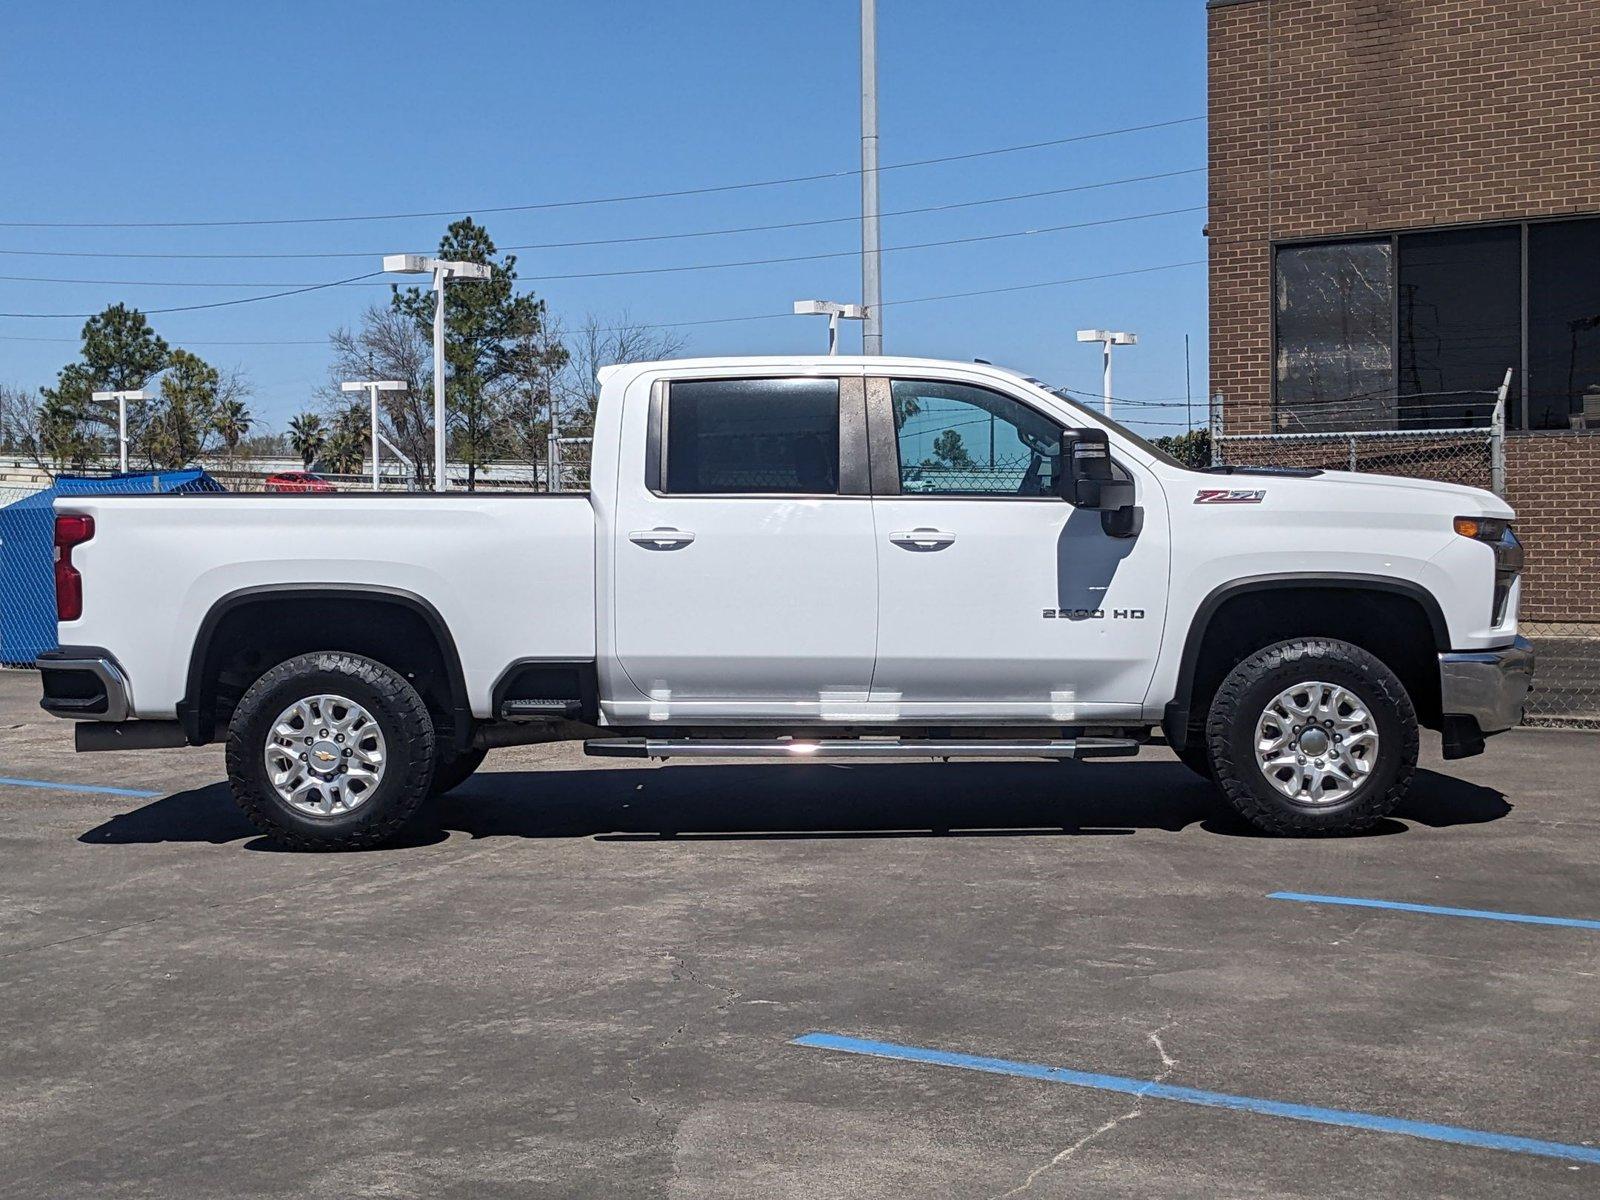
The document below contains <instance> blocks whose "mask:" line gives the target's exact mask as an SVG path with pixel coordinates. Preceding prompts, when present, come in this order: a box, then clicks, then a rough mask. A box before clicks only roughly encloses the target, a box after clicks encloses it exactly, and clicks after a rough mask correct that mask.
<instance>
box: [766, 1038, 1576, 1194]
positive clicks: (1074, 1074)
mask: <svg viewBox="0 0 1600 1200" xmlns="http://www.w3.org/2000/svg"><path fill="white" fill-rule="evenodd" d="M794 1045H796V1046H810V1047H813V1048H816V1049H819V1050H840V1051H843V1052H844V1053H846V1054H865V1055H869V1056H871V1057H873V1058H893V1059H899V1060H901V1061H904V1062H915V1063H930V1064H932V1065H934V1066H939V1067H960V1068H962V1069H964V1070H968V1071H987V1072H989V1073H990V1074H994V1075H1019V1076H1021V1077H1023V1078H1024V1079H1040V1080H1043V1081H1045V1082H1047V1083H1070V1084H1072V1085H1073V1086H1074V1087H1083V1088H1093V1089H1095V1090H1096V1091H1102V1092H1120V1093H1122V1094H1123V1095H1126V1096H1140V1097H1145V1098H1148V1099H1151V1100H1173V1101H1176V1102H1178V1103H1180V1104H1198V1105H1201V1106H1203V1107H1205V1108H1226V1109H1232V1110H1233V1111H1235V1112H1247V1113H1256V1114H1258V1115H1260V1116H1265V1117H1286V1118H1288V1119H1289V1120H1291V1121H1314V1122H1316V1123H1317V1124H1319V1125H1341V1126H1344V1127H1345V1128H1347V1129H1366V1130H1371V1131H1372V1132H1374V1133H1398V1134H1403V1135H1405V1136H1406V1137H1414V1138H1424V1139H1426V1140H1428V1141H1431V1142H1449V1143H1451V1144H1452V1145H1457V1146H1475V1147H1479V1148H1482V1149H1487V1150H1509V1151H1511V1152H1512V1153H1514V1154H1536V1155H1539V1156H1540V1157H1543V1158H1564V1159H1570V1160H1572V1161H1574V1162H1584V1163H1600V1147H1594V1146H1574V1145H1569V1144H1568V1143H1566V1142H1545V1141H1540V1140H1539V1139H1538V1138H1526V1137H1516V1136H1514V1135H1512V1134H1508V1133H1490V1132H1488V1131H1487V1130H1483V1129H1466V1128H1463V1127H1461V1126H1459V1125H1435V1124H1433V1123H1431V1122H1428V1121H1406V1120H1402V1119H1401V1118H1399V1117H1385V1116H1380V1115H1378V1114H1377V1113H1364V1112H1354V1111H1351V1110H1349V1109H1343V1108H1318V1107H1316V1106H1315V1105H1310V1104H1285V1103H1283V1102H1282V1101H1280V1100H1262V1099H1258V1098H1257V1097H1255V1096H1234V1095H1230V1094H1229V1093H1227V1092H1206V1091H1201V1090H1200V1089H1199V1088H1190V1087H1178V1086H1176V1085H1174V1084H1170V1083H1154V1082H1152V1081H1150V1080H1148V1079H1131V1078H1128V1077H1126V1076H1122V1075H1096V1074H1093V1073H1091V1072H1088V1071H1072V1070H1068V1069H1067V1068H1066V1067H1047V1066H1044V1065H1042V1064H1040V1063H1026V1062H1013V1061H1011V1060H1010V1059H1006V1058H980V1057H978V1056H977V1055H973V1054H956V1053H953V1052H952V1051H949V1050H931V1049H928V1048H927V1047H923V1046H903V1045H900V1044H899V1043H896V1042H875V1041H870V1040H868V1039H866V1038H855V1037H841V1036H840V1035H838V1034H834V1033H807V1034H803V1035H801V1036H800V1037H797V1038H795V1039H794Z"/></svg>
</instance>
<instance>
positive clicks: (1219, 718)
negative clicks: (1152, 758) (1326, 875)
mask: <svg viewBox="0 0 1600 1200" xmlns="http://www.w3.org/2000/svg"><path fill="white" fill-rule="evenodd" d="M1206 741H1207V745H1208V746H1209V748H1210V751H1211V764H1212V768H1213V770H1215V772H1216V781H1217V786H1218V787H1219V788H1221V789H1222V793H1223V795H1224V796H1226V797H1227V799H1228V802H1229V803H1230V804H1231V805H1232V806H1233V807H1234V809H1236V810H1237V811H1238V812H1239V814H1240V815H1241V816H1243V817H1244V818H1245V820H1247V821H1249V822H1250V823H1251V824H1252V825H1254V826H1255V827H1256V828H1257V829H1261V830H1264V831H1265V832H1267V833H1275V834H1290V835H1300V836H1308V835H1309V836H1316V835H1329V834H1347V833H1357V832H1359V831H1361V830H1363V829H1367V828H1369V827H1371V826H1372V825H1374V824H1375V823H1376V822H1378V821H1379V820H1381V819H1382V818H1383V817H1385V816H1387V815H1388V814H1389V813H1390V812H1392V811H1393V810H1394V807H1395V805H1397V804H1399V803H1400V801H1401V799H1402V798H1403V797H1404V796H1405V793H1406V788H1407V787H1408V786H1409V785H1410V783H1411V776H1412V773H1413V772H1414V771H1415V770H1416V766H1417V714H1416V711H1415V710H1414V709H1413V707H1412V705H1411V697H1410V696H1409V695H1407V693H1406V689H1405V686H1404V685H1403V684H1402V683H1401V682H1400V680H1399V679H1398V678H1397V677H1396V676H1395V674H1394V672H1393V671H1391V670H1390V669H1389V668H1388V667H1386V666H1385V665H1384V664H1383V663H1382V662H1380V661H1379V660H1378V659H1376V658H1374V657H1373V656H1372V655H1371V654H1369V653H1367V652H1366V651H1365V650H1362V649H1361V648H1360V647H1358V646H1352V645H1351V644H1350V643H1348V642H1342V641H1338V640H1335V639H1332V638H1300V639H1296V640H1294V641H1287V642H1279V643H1278V644H1277V645H1274V646H1268V647H1267V648H1266V649H1264V650H1260V651H1258V652H1256V653H1255V654H1252V655H1251V656H1250V657H1249V658H1247V659H1245V660H1244V661H1243V662H1241V663H1240V664H1239V665H1238V666H1236V667H1234V669H1233V670H1232V671H1230V672H1229V673H1228V676H1227V678H1226V679H1224V680H1223V683H1222V686H1221V687H1220V688H1218V689H1217V694H1216V697H1215V699H1214V700H1213V701H1212V704H1211V712H1210V716H1209V717H1208V719H1207V722H1206Z"/></svg>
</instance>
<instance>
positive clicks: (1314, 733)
mask: <svg viewBox="0 0 1600 1200" xmlns="http://www.w3.org/2000/svg"><path fill="white" fill-rule="evenodd" d="M1377 764H1378V726H1377V722H1375V721H1374V720H1373V718H1372V714H1371V712H1370V711H1369V710H1368V708H1367V705H1366V703H1365V702H1364V701H1363V700H1362V699H1361V697H1360V696H1357V695H1356V694H1355V693H1354V692H1352V691H1351V690H1350V689H1349V688H1346V687H1344V686H1343V685H1341V684H1337V683H1323V682H1320V681H1312V680H1308V681H1307V682H1305V683H1297V684H1295V685H1294V686H1293V687H1290V688H1285V689H1284V690H1283V691H1281V692H1279V693H1278V694H1277V695H1276V696H1275V697H1273V699H1272V700H1271V701H1270V702H1269V703H1268V704H1267V707H1266V708H1265V709H1264V710H1263V711H1262V713H1261V717H1260V719H1259V720H1258V721H1257V722H1256V765H1257V766H1259V767H1260V768H1261V773H1262V774H1263V775H1264V776H1266V778H1267V782H1268V783H1270V784H1271V785H1272V786H1273V787H1274V788H1276V789H1277V790H1278V791H1280V792H1282V793H1283V794H1284V795H1285V796H1287V797H1289V799H1291V800H1297V801H1299V802H1300V803H1302V804H1331V803H1333V802H1335V801H1339V800H1343V799H1345V798H1346V797H1348V796H1349V795H1351V794H1352V793H1354V792H1356V791H1359V790H1360V788H1361V785H1362V784H1364V783H1366V782H1367V780H1368V779H1369V778H1370V777H1371V775H1372V771H1373V768H1374V767H1376V766H1377Z"/></svg>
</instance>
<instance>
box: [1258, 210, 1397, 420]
mask: <svg viewBox="0 0 1600 1200" xmlns="http://www.w3.org/2000/svg"><path fill="white" fill-rule="evenodd" d="M1277 272H1278V278H1277V314H1276V316H1277V338H1276V342H1277V362H1276V364H1275V368H1276V375H1277V397H1278V428H1279V429H1281V430H1283V431H1285V432H1288V433H1297V432H1303V431H1314V430H1319V429H1346V428H1349V427H1350V426H1351V423H1352V420H1353V419H1355V418H1357V417H1359V418H1360V420H1361V421H1362V422H1364V423H1366V422H1370V421H1372V420H1373V419H1374V417H1376V418H1377V419H1378V420H1380V421H1382V420H1383V419H1385V418H1386V417H1387V416H1389V415H1391V414H1392V405H1393V396H1394V247H1393V244H1392V243H1391V240H1390V239H1389V238H1380V239H1374V240H1372V241H1351V242H1330V243H1327V244H1324V245H1318V246H1285V247H1283V248H1281V249H1280V250H1279V251H1278V255H1277Z"/></svg>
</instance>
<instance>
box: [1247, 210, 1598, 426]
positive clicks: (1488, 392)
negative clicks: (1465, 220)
mask: <svg viewBox="0 0 1600 1200" xmlns="http://www.w3.org/2000/svg"><path fill="white" fill-rule="evenodd" d="M1275 269H1276V279H1275V285H1276V287H1275V299H1276V302H1277V311H1276V313H1275V321H1276V324H1275V329H1274V334H1275V342H1276V348H1277V361H1276V363H1275V367H1276V380H1275V399H1276V402H1277V409H1276V411H1277V428H1278V429H1279V430H1280V431H1282V432H1286V433H1294V432H1301V431H1319V430H1344V429H1405V428H1428V429H1442V428H1451V427H1456V426H1470V427H1480V426H1484V425H1487V424H1488V423H1489V421H1490V418H1491V416H1492V414H1493V412H1494V405H1495V397H1494V395H1493V393H1494V392H1495V391H1496V390H1497V389H1499V388H1500V386H1501V385H1502V383H1503V382H1504V380H1505V378H1506V371H1507V369H1510V370H1511V386H1510V388H1509V389H1508V391H1507V395H1506V424H1507V425H1508V426H1509V427H1510V428H1513V429H1569V428H1588V429H1600V218H1596V217H1584V218H1580V219H1576V220H1570V221H1531V222H1528V223H1526V224H1522V223H1518V224H1510V225H1481V226H1477V227H1474V228H1469V229H1445V230H1437V231H1426V230H1425V231H1419V232H1415V233H1399V234H1391V235H1389V236H1387V237H1382V238H1359V239H1354V240H1351V241H1346V242H1328V243H1323V244H1320V245H1296V246H1282V247H1279V249H1278V252H1277V256H1276V267H1275ZM1524 321H1525V322H1526V324H1524Z"/></svg>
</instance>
